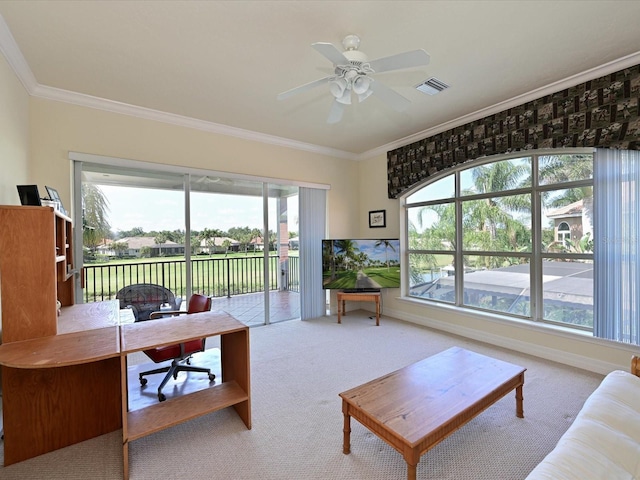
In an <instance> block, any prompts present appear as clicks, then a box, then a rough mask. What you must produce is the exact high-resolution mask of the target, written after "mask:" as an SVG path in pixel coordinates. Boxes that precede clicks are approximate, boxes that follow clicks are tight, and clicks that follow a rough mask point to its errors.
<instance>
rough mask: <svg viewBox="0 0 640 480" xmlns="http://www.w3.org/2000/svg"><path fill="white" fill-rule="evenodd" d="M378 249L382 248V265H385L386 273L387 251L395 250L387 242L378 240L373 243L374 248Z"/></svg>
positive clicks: (387, 263)
mask: <svg viewBox="0 0 640 480" xmlns="http://www.w3.org/2000/svg"><path fill="white" fill-rule="evenodd" d="M378 247H384V263H385V264H386V265H387V271H388V270H389V249H391V250H393V251H394V252H395V251H396V249H395V248H394V247H393V245H392V244H391V242H390V241H389V240H378V241H377V242H376V243H375V245H374V248H378Z"/></svg>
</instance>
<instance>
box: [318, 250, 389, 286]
mask: <svg viewBox="0 0 640 480" xmlns="http://www.w3.org/2000/svg"><path fill="white" fill-rule="evenodd" d="M322 288H324V289H325V290H327V289H340V290H345V291H348V292H372V291H379V290H380V289H381V288H400V240H398V239H373V240H364V239H340V240H331V239H324V240H322Z"/></svg>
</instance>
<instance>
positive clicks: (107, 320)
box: [0, 302, 122, 466]
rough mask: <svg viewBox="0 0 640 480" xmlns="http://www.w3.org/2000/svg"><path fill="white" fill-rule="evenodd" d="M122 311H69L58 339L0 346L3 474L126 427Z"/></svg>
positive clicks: (106, 306)
mask: <svg viewBox="0 0 640 480" xmlns="http://www.w3.org/2000/svg"><path fill="white" fill-rule="evenodd" d="M118 308H119V307H118V303H117V302H104V303H102V304H86V305H84V304H83V305H74V306H70V307H64V308H62V311H61V314H60V317H59V318H58V331H59V332H60V333H59V334H58V335H49V336H44V337H38V338H33V339H30V340H22V341H18V342H10V343H4V344H2V345H0V365H2V409H3V412H2V414H3V419H4V465H5V466H7V465H11V464H13V463H17V462H21V461H23V460H27V459H29V458H32V457H35V456H38V455H41V454H43V453H47V452H50V451H53V450H57V449H59V448H63V447H67V446H69V445H73V444H75V443H78V442H82V441H84V440H88V439H90V438H94V437H97V436H99V435H104V434H105V433H109V432H113V431H115V430H118V429H119V428H121V427H122V398H121V377H120V333H119V329H118V326H117V325H116V323H115V321H116V319H117V318H118ZM98 312H100V313H98ZM82 318H87V319H88V320H87V322H88V325H89V328H90V329H87V328H85V329H84V330H83V329H82V328H81V323H82ZM52 405H55V408H52Z"/></svg>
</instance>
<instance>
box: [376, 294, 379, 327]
mask: <svg viewBox="0 0 640 480" xmlns="http://www.w3.org/2000/svg"><path fill="white" fill-rule="evenodd" d="M379 326H380V297H376V327H379Z"/></svg>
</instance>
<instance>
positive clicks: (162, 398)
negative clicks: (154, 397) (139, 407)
mask: <svg viewBox="0 0 640 480" xmlns="http://www.w3.org/2000/svg"><path fill="white" fill-rule="evenodd" d="M166 399H167V397H165V396H164V393H159V394H158V401H159V402H164V401H165V400H166Z"/></svg>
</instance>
